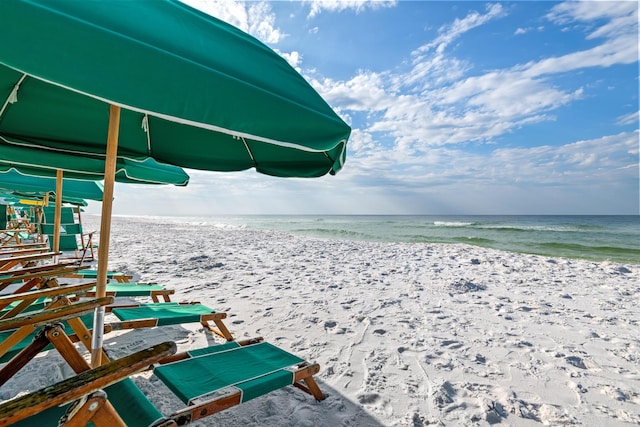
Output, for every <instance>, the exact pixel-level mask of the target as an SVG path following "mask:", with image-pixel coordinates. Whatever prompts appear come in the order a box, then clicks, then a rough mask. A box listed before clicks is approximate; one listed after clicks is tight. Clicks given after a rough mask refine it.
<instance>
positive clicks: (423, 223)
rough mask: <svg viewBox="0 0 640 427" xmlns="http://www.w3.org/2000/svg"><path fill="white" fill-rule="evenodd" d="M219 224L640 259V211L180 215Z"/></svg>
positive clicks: (325, 235)
mask: <svg viewBox="0 0 640 427" xmlns="http://www.w3.org/2000/svg"><path fill="white" fill-rule="evenodd" d="M176 220H178V221H189V222H194V223H196V224H201V225H211V226H215V227H234V228H236V227H240V228H246V229H253V230H270V231H280V232H286V233H292V234H299V235H306V236H314V237H320V238H329V239H352V240H366V241H379V242H412V243H467V244H471V245H477V246H482V247H487V248H494V249H501V250H506V251H512V252H520V253H529V254H538V255H544V256H550V257H566V258H581V259H589V260H594V261H607V260H609V261H615V262H620V263H629V264H640V216H636V215H632V216H631V215H630V216H582V215H580V216H567V215H562V216H547V215H542V216H540V215H535V216H526V215H518V216H501V215H499V216H489V215H481V216H469V215H461V216H451V215H448V216H431V215H429V216H395V215H394V216H379V215H348V216H272V215H265V216H261V215H258V216H216V217H200V218H193V217H192V218H181V219H178V218H176Z"/></svg>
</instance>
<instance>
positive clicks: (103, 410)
mask: <svg viewBox="0 0 640 427" xmlns="http://www.w3.org/2000/svg"><path fill="white" fill-rule="evenodd" d="M89 422H92V423H93V425H95V426H96V427H111V426H114V427H126V424H125V423H124V421H123V420H122V418H120V416H119V415H118V413H117V412H116V410H115V409H114V408H113V406H112V405H111V403H109V401H108V400H107V394H106V393H105V392H104V391H102V390H99V391H96V392H93V393H91V394H89V395H87V396H85V398H83V399H81V400H78V401H76V402H74V403H73V404H72V406H70V407H69V409H68V410H67V413H66V414H65V415H64V416H63V417H62V418H61V419H60V420H59V421H58V426H59V427H84V426H86V425H88V424H89Z"/></svg>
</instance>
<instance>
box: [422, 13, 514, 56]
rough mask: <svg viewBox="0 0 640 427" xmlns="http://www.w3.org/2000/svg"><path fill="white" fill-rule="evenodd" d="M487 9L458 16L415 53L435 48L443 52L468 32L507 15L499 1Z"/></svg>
mask: <svg viewBox="0 0 640 427" xmlns="http://www.w3.org/2000/svg"><path fill="white" fill-rule="evenodd" d="M486 9H487V13H485V14H481V13H479V12H477V11H471V12H470V13H469V14H468V15H467V16H465V17H464V18H462V19H458V18H456V19H455V20H454V21H453V23H452V24H450V25H443V26H442V27H440V29H439V30H438V32H439V33H440V34H439V35H438V37H437V38H436V39H435V40H434V41H432V42H430V43H427V44H426V45H424V46H421V47H420V48H418V49H417V50H416V52H414V55H419V54H423V53H425V52H428V51H430V50H433V49H435V50H436V51H437V52H442V51H444V49H446V47H447V46H448V45H449V44H451V43H452V42H453V41H454V40H456V39H457V38H458V37H460V36H461V35H463V34H465V33H466V32H468V31H470V30H472V29H474V28H477V27H479V26H481V25H484V24H486V23H487V22H489V21H491V20H493V19H495V18H500V17H502V16H504V15H505V13H504V11H503V9H502V5H500V4H499V3H495V4H489V5H487V6H486Z"/></svg>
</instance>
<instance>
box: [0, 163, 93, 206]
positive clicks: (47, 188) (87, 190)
mask: <svg viewBox="0 0 640 427" xmlns="http://www.w3.org/2000/svg"><path fill="white" fill-rule="evenodd" d="M62 185H63V189H64V194H63V195H62V198H63V202H64V201H65V199H67V202H68V201H69V200H78V199H88V200H97V201H102V195H103V186H102V183H101V182H98V181H85V180H77V179H70V178H64V180H63V184H62ZM0 191H3V192H8V193H12V194H15V195H18V196H22V198H30V197H31V198H39V199H42V198H44V197H45V196H46V195H47V194H51V193H54V194H55V193H56V179H55V178H45V177H38V176H30V175H23V174H21V173H19V172H17V171H16V170H14V169H11V170H8V171H6V172H0Z"/></svg>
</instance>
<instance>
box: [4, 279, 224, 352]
mask: <svg viewBox="0 0 640 427" xmlns="http://www.w3.org/2000/svg"><path fill="white" fill-rule="evenodd" d="M84 286H86V285H84ZM110 298H113V297H110ZM64 305H70V302H69V301H68V300H64V299H61V300H59V301H58V302H57V304H56V306H55V307H61V306H64ZM106 309H107V311H111V312H112V313H113V314H114V315H115V316H116V317H117V318H118V319H119V320H120V321H119V322H106V323H105V330H104V331H103V332H104V333H105V334H106V333H109V332H112V331H120V330H128V329H141V328H153V327H157V326H167V325H179V324H182V323H200V324H201V325H202V326H203V327H204V328H206V329H207V330H209V331H211V332H213V333H215V334H217V335H219V336H221V337H222V338H224V339H226V340H227V341H231V340H233V339H234V338H233V335H232V334H231V332H229V330H228V329H227V327H226V325H225V324H224V322H223V319H225V318H226V313H220V312H216V311H215V310H212V309H210V308H208V307H206V306H204V305H202V304H199V303H187V304H181V303H175V302H170V303H154V304H139V305H129V306H124V307H106ZM209 322H213V324H214V325H215V327H214V326H212V325H211V324H210V323H209ZM68 326H69V327H70V328H71V329H72V330H73V331H74V332H75V335H74V336H73V339H74V341H78V340H80V341H82V342H83V344H84V345H85V347H86V348H87V350H90V347H91V329H92V328H93V313H88V314H85V315H81V316H78V319H71V321H70V324H69V325H68ZM36 333H37V328H36V327H35V326H33V325H24V326H22V327H21V328H19V329H13V328H11V325H9V326H7V327H3V326H2V321H1V320H0V363H2V362H8V361H10V360H12V359H13V358H14V357H16V355H17V354H18V353H20V351H22V350H24V348H26V347H27V346H28V345H29V344H30V343H31V341H32V340H33V339H34V337H35V335H36ZM104 357H105V359H106V355H105V356H104Z"/></svg>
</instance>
